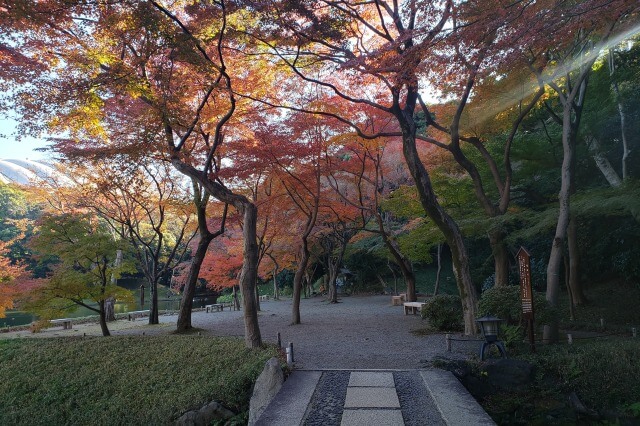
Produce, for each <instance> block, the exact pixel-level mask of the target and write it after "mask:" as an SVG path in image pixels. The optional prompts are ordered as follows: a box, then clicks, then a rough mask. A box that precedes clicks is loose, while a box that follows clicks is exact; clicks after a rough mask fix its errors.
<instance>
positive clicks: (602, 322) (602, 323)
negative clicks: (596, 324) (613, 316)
mask: <svg viewBox="0 0 640 426" xmlns="http://www.w3.org/2000/svg"><path fill="white" fill-rule="evenodd" d="M600 327H602V328H604V318H600Z"/></svg>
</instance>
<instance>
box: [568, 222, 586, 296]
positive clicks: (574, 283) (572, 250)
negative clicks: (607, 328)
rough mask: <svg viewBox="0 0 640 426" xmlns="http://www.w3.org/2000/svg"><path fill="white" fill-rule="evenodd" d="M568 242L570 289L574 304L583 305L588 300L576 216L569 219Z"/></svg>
mask: <svg viewBox="0 0 640 426" xmlns="http://www.w3.org/2000/svg"><path fill="white" fill-rule="evenodd" d="M567 242H568V246H569V281H568V284H569V289H570V290H571V300H572V302H573V305H575V306H582V305H584V304H585V303H586V302H587V298H586V297H585V295H584V290H583V288H582V284H581V281H580V275H579V273H580V257H579V253H578V224H577V220H576V218H575V217H571V219H570V220H569V228H568V229H567Z"/></svg>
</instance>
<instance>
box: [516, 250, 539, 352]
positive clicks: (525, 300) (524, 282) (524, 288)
mask: <svg viewBox="0 0 640 426" xmlns="http://www.w3.org/2000/svg"><path fill="white" fill-rule="evenodd" d="M516 256H517V258H518V265H519V267H520V299H521V301H522V318H524V319H525V320H526V322H527V330H528V333H527V334H528V336H529V346H530V347H531V352H535V351H536V341H535V333H534V329H533V328H534V321H533V319H534V314H533V290H532V288H531V255H530V254H529V252H528V251H527V250H526V249H525V248H524V247H520V250H518V253H517V255H516Z"/></svg>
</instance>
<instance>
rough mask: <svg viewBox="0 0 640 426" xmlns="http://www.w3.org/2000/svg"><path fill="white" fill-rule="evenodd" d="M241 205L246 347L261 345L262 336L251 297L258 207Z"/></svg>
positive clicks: (256, 249)
mask: <svg viewBox="0 0 640 426" xmlns="http://www.w3.org/2000/svg"><path fill="white" fill-rule="evenodd" d="M243 207H244V212H242V213H243V219H244V221H243V222H244V223H243V227H242V233H243V237H244V252H243V257H244V263H243V264H242V272H241V273H240V288H241V290H242V295H243V297H242V304H243V308H244V341H245V344H246V345H247V347H248V348H259V347H260V346H262V337H261V336H260V326H259V324H258V312H257V310H256V303H255V300H256V299H255V298H254V297H251V295H253V294H254V288H255V285H256V281H257V279H258V243H257V242H256V241H257V239H256V226H257V217H258V209H257V208H256V206H255V205H253V204H252V203H250V202H247V203H245V205H244V206H243Z"/></svg>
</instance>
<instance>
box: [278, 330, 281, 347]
mask: <svg viewBox="0 0 640 426" xmlns="http://www.w3.org/2000/svg"><path fill="white" fill-rule="evenodd" d="M280 348H282V339H281V338H280V332H278V349H280Z"/></svg>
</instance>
